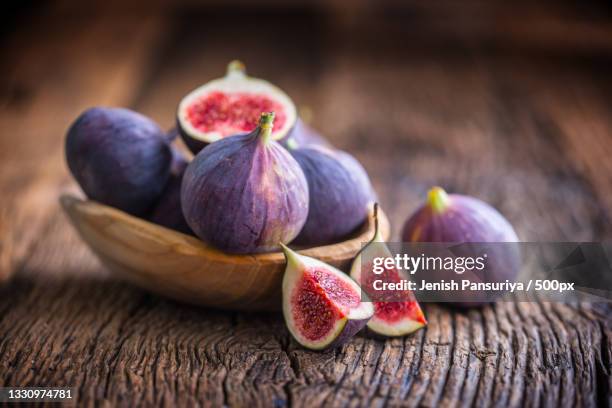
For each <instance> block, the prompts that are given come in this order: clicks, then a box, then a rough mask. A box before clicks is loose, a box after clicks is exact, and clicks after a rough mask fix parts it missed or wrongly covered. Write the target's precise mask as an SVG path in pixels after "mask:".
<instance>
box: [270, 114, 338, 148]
mask: <svg viewBox="0 0 612 408" xmlns="http://www.w3.org/2000/svg"><path fill="white" fill-rule="evenodd" d="M280 143H281V144H282V145H283V146H284V147H286V148H294V149H295V148H298V147H306V146H311V145H316V146H323V147H327V148H329V149H331V148H333V147H332V145H331V143H329V141H328V140H327V139H326V138H325V137H324V136H323V135H321V134H320V133H319V132H317V131H316V130H314V129H313V128H312V127H311V126H309V125H307V124H306V123H304V121H303V120H302V119H300V118H299V117H298V118H297V120H296V121H295V125H294V126H293V129H291V132H290V133H289V135H288V136H287V137H285V138H283V139H281V140H280Z"/></svg>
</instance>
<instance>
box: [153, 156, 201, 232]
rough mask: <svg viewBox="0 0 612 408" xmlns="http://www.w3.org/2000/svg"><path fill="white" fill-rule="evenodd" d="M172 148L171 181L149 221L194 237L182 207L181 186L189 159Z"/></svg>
mask: <svg viewBox="0 0 612 408" xmlns="http://www.w3.org/2000/svg"><path fill="white" fill-rule="evenodd" d="M171 147H172V167H171V172H170V179H169V180H168V183H167V184H166V187H165V188H164V190H163V191H162V194H161V196H160V198H159V199H158V201H157V203H156V204H155V206H154V207H153V210H152V211H151V213H150V215H149V217H148V220H149V221H151V222H153V223H155V224H158V225H161V226H164V227H166V228H170V229H173V230H175V231H178V232H182V233H183V234H189V235H193V231H191V228H189V225H188V224H187V221H186V220H185V217H184V216H183V209H182V206H181V184H182V181H183V175H184V174H185V169H186V168H187V164H188V163H187V159H185V156H183V154H182V153H181V152H180V151H179V150H178V149H177V148H176V147H174V146H171Z"/></svg>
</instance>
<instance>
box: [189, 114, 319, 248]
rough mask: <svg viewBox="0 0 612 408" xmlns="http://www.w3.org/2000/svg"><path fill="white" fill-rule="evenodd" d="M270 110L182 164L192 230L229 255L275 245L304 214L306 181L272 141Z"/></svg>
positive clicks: (294, 231)
mask: <svg viewBox="0 0 612 408" xmlns="http://www.w3.org/2000/svg"><path fill="white" fill-rule="evenodd" d="M273 122H274V113H262V115H261V118H260V121H259V126H258V127H257V128H256V129H255V130H254V131H253V132H251V133H249V134H247V135H235V136H230V137H227V138H223V139H222V140H219V141H217V142H215V143H212V144H210V145H208V146H206V147H205V148H204V149H203V150H202V151H200V153H198V154H197V155H196V157H195V158H194V160H193V161H192V162H191V163H190V164H189V165H188V166H187V170H186V172H185V176H184V178H183V185H182V189H181V200H182V206H183V214H184V215H185V219H186V220H187V223H188V224H189V226H190V227H191V229H192V230H193V231H194V232H195V234H196V235H197V236H198V237H200V238H201V239H202V240H204V241H206V242H209V243H211V244H213V245H214V246H216V247H217V248H219V249H221V250H224V251H226V252H231V253H243V254H246V253H257V252H267V251H273V250H277V249H279V243H281V242H282V243H288V242H290V241H292V240H293V239H294V238H295V237H296V236H297V234H298V232H299V231H300V230H301V229H302V226H303V225H304V222H306V216H307V215H308V184H307V183H306V178H305V177H304V173H303V172H302V170H301V169H300V166H299V164H298V163H297V162H296V161H295V159H293V157H291V155H290V154H289V152H287V151H286V150H285V149H284V148H283V147H282V146H281V145H280V144H278V143H277V142H275V141H274V140H272V139H271V137H270V136H271V133H272V127H273Z"/></svg>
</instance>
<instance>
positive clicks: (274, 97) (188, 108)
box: [176, 61, 297, 154]
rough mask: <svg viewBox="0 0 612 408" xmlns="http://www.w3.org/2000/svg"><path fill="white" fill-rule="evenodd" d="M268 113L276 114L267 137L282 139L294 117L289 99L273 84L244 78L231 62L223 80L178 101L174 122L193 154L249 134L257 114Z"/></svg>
mask: <svg viewBox="0 0 612 408" xmlns="http://www.w3.org/2000/svg"><path fill="white" fill-rule="evenodd" d="M269 111H274V112H275V114H276V121H275V123H276V125H275V128H274V131H273V132H272V135H271V138H272V139H273V140H280V139H283V138H285V137H286V136H287V135H288V134H289V132H290V131H291V129H292V128H293V127H294V125H295V122H296V118H297V113H296V108H295V105H294V103H293V101H292V100H291V98H289V96H288V95H287V94H286V93H285V92H284V91H283V90H281V89H280V88H278V87H276V86H275V85H272V84H271V83H269V82H267V81H265V80H263V79H257V78H252V77H249V76H247V75H246V69H245V66H244V64H243V63H242V62H240V61H232V62H230V63H229V65H228V67H227V74H226V75H225V77H223V78H219V79H215V80H213V81H210V82H208V83H206V84H204V85H202V86H200V87H199V88H197V89H195V90H193V91H192V92H190V93H189V94H188V95H187V96H185V97H184V98H183V99H182V100H181V102H180V103H179V106H178V110H177V119H176V122H177V128H178V130H179V132H180V134H181V137H182V138H183V140H184V141H185V144H186V145H187V147H189V149H190V150H191V151H192V152H193V153H194V154H196V153H198V152H199V151H200V150H202V149H203V148H204V147H205V146H206V145H208V144H209V143H212V142H214V141H217V140H221V139H223V138H225V137H228V136H233V135H236V134H246V133H249V132H252V131H253V130H254V129H255V128H256V127H257V123H258V119H259V115H260V114H261V113H262V112H269Z"/></svg>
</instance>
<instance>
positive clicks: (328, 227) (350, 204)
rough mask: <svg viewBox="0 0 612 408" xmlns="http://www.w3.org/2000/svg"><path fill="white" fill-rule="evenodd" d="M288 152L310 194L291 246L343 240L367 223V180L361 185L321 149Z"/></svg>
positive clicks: (368, 201) (350, 172) (328, 152)
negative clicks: (304, 221)
mask: <svg viewBox="0 0 612 408" xmlns="http://www.w3.org/2000/svg"><path fill="white" fill-rule="evenodd" d="M289 151H290V152H291V154H292V155H293V157H294V158H295V159H296V160H297V162H298V163H299V164H300V167H301V168H302V170H303V171H304V174H305V175H306V180H307V181H308V190H309V192H310V202H309V210H308V218H307V219H306V224H304V228H302V231H300V233H299V235H298V236H297V238H296V239H295V243H296V244H298V245H303V246H313V245H326V244H330V243H333V242H338V241H341V240H343V239H345V238H346V236H347V235H349V234H350V233H352V232H353V231H355V230H356V229H357V228H359V226H361V225H362V224H363V223H364V221H365V220H366V219H367V216H368V205H369V204H370V202H371V200H372V195H371V194H370V193H371V185H370V183H369V180H367V185H366V186H364V185H362V183H361V181H360V180H359V179H358V178H357V177H355V175H354V174H353V172H352V169H350V168H348V167H347V166H345V165H344V163H343V162H342V161H340V160H339V159H338V155H337V153H336V152H335V151H332V150H330V149H327V148H325V147H322V146H312V145H311V146H307V147H304V148H297V149H289ZM345 154H347V153H345ZM366 178H367V176H366Z"/></svg>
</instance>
